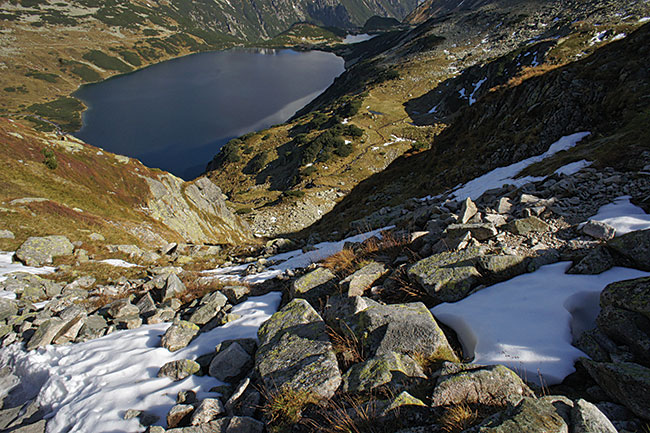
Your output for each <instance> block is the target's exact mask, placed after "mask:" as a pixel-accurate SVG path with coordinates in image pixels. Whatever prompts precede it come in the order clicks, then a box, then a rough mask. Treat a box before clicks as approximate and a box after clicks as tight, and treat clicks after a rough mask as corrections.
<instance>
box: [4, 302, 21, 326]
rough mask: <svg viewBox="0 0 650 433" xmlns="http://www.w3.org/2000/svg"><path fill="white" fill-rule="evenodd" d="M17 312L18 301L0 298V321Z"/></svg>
mask: <svg viewBox="0 0 650 433" xmlns="http://www.w3.org/2000/svg"><path fill="white" fill-rule="evenodd" d="M16 314H18V302H16V301H14V300H12V299H5V298H0V322H2V321H4V320H7V319H8V318H9V317H11V316H13V315H16Z"/></svg>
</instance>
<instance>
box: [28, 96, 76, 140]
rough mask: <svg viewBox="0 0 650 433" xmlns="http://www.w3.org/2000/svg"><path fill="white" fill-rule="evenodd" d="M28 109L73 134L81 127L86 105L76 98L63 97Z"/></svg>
mask: <svg viewBox="0 0 650 433" xmlns="http://www.w3.org/2000/svg"><path fill="white" fill-rule="evenodd" d="M27 109H28V110H29V111H30V112H32V113H34V114H36V115H38V116H41V117H44V118H46V119H49V120H51V121H53V122H55V123H57V124H58V125H59V126H60V127H61V129H63V130H64V131H68V132H73V131H76V130H78V129H79V128H80V127H81V112H82V111H83V109H84V105H83V104H82V103H81V101H80V100H78V99H76V98H69V97H62V98H59V99H57V100H55V101H52V102H46V103H43V104H33V105H30V106H29V107H28V108H27Z"/></svg>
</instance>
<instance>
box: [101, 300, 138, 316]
mask: <svg viewBox="0 0 650 433" xmlns="http://www.w3.org/2000/svg"><path fill="white" fill-rule="evenodd" d="M106 314H108V316H109V317H111V318H113V319H120V318H123V317H129V316H137V315H139V314H140V309H139V308H138V307H136V306H135V305H133V304H132V303H131V301H130V300H129V299H119V300H117V301H115V302H113V303H111V304H110V305H109V306H108V310H107V311H106Z"/></svg>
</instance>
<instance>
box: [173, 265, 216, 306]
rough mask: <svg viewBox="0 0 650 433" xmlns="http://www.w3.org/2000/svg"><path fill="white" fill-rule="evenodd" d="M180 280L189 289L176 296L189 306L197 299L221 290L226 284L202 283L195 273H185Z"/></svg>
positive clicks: (180, 276)
mask: <svg viewBox="0 0 650 433" xmlns="http://www.w3.org/2000/svg"><path fill="white" fill-rule="evenodd" d="M179 278H180V280H181V281H182V283H183V284H184V285H185V287H186V288H187V290H186V291H184V292H183V293H179V294H178V295H177V296H176V297H177V298H178V300H179V301H181V302H182V303H183V305H185V304H189V303H190V302H192V301H194V300H195V299H200V298H202V297H204V296H205V295H207V294H208V293H212V292H216V291H217V290H221V289H223V287H224V284H223V283H222V282H221V281H219V280H210V281H201V279H200V278H199V276H198V274H197V273H195V272H184V273H183V274H181V275H179Z"/></svg>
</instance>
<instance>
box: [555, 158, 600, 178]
mask: <svg viewBox="0 0 650 433" xmlns="http://www.w3.org/2000/svg"><path fill="white" fill-rule="evenodd" d="M590 165H591V161H587V160H586V159H583V160H580V161H576V162H572V163H570V164H567V165H565V166H563V167H560V168H558V169H557V170H555V172H554V173H555V174H563V175H566V176H570V175H572V174H575V173H577V172H579V171H580V170H582V169H583V168H585V167H589V166H590Z"/></svg>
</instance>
